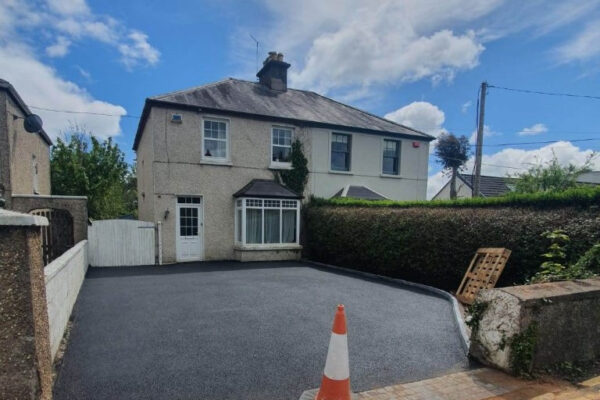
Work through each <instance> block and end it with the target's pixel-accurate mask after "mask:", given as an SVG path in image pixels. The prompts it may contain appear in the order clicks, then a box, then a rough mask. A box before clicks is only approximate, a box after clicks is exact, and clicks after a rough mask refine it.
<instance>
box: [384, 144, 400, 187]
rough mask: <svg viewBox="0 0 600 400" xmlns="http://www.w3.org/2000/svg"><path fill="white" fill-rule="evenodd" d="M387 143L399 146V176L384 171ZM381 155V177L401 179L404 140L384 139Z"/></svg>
mask: <svg viewBox="0 0 600 400" xmlns="http://www.w3.org/2000/svg"><path fill="white" fill-rule="evenodd" d="M386 141H389V142H396V143H397V145H398V173H397V174H389V173H385V172H384V171H383V152H384V151H385V142H386ZM380 154H381V159H380V160H379V165H380V166H381V176H388V177H392V178H398V177H400V174H401V173H402V140H401V139H396V138H390V137H384V138H382V139H381V151H380Z"/></svg>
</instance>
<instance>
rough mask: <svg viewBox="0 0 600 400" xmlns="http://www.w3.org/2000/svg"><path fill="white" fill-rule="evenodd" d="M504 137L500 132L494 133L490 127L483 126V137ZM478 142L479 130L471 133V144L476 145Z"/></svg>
mask: <svg viewBox="0 0 600 400" xmlns="http://www.w3.org/2000/svg"><path fill="white" fill-rule="evenodd" d="M500 135H502V134H501V133H500V132H496V131H494V130H493V129H492V128H491V127H490V126H489V125H483V137H484V138H486V137H492V136H500ZM476 142H477V129H475V130H474V131H473V133H471V136H470V137H469V143H471V144H475V143H476Z"/></svg>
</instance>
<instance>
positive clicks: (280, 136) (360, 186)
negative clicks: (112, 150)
mask: <svg viewBox="0 0 600 400" xmlns="http://www.w3.org/2000/svg"><path fill="white" fill-rule="evenodd" d="M289 67H290V64H288V63H286V62H284V61H283V55H281V54H277V53H274V52H272V53H269V57H267V59H266V60H265V61H264V63H263V66H262V69H261V70H260V71H259V72H258V73H257V76H258V78H259V79H258V82H249V81H244V80H239V79H232V78H229V79H225V80H222V81H219V82H215V83H211V84H207V85H203V86H198V87H193V88H190V89H185V90H179V91H175V92H171V93H167V94H163V95H158V96H154V97H150V98H147V99H146V102H145V105H144V110H143V112H142V117H141V119H140V122H139V126H138V130H137V133H136V137H135V141H134V146H133V149H134V150H135V151H136V153H137V174H138V215H139V218H140V219H141V220H145V221H152V222H160V223H161V238H162V241H161V242H162V245H161V246H160V247H161V248H162V259H163V261H165V262H175V261H188V260H215V259H237V260H242V261H246V260H268V259H278V260H279V259H295V258H298V257H299V255H300V249H301V246H300V209H301V204H302V201H303V199H307V198H308V197H309V196H311V195H314V196H318V197H324V198H330V197H332V196H357V197H362V196H366V197H365V198H370V197H372V196H377V198H388V199H394V200H418V199H425V195H426V187H427V172H428V157H429V142H430V141H431V140H433V139H434V138H433V137H432V136H429V135H427V134H424V133H422V132H419V131H416V130H414V129H411V128H407V127H405V126H402V125H399V124H396V123H394V122H391V121H388V120H386V119H383V118H380V117H378V116H376V115H373V114H370V113H367V112H365V111H362V110H359V109H356V108H354V107H351V106H348V105H345V104H342V103H339V102H337V101H335V100H332V99H330V98H327V97H324V96H321V95H319V94H317V93H314V92H310V91H304V90H296V89H291V88H288V87H287V70H288V68H289ZM295 139H298V140H300V141H301V142H302V144H303V151H304V154H305V157H306V158H307V160H308V169H309V175H308V183H307V185H306V187H305V192H304V193H294V192H292V191H291V190H290V189H288V188H287V187H285V186H283V185H282V184H281V183H280V182H279V181H278V179H277V172H278V171H281V170H284V169H289V168H291V163H290V160H289V155H290V151H291V144H292V142H293V141H294V140H295Z"/></svg>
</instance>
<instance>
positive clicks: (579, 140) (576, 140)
mask: <svg viewBox="0 0 600 400" xmlns="http://www.w3.org/2000/svg"><path fill="white" fill-rule="evenodd" d="M594 140H600V137H597V138H587V139H574V140H568V139H561V140H544V141H539V142H513V143H497V144H484V146H485V147H502V146H519V145H529V144H550V143H558V142H565V141H566V142H571V143H573V142H591V141H594Z"/></svg>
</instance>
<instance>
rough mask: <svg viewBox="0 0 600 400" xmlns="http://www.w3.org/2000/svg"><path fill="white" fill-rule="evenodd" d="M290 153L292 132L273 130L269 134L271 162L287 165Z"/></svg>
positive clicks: (279, 129) (283, 129) (281, 129)
mask: <svg viewBox="0 0 600 400" xmlns="http://www.w3.org/2000/svg"><path fill="white" fill-rule="evenodd" d="M291 152H292V130H291V129H286V128H273V131H272V134H271V161H272V162H274V163H289V162H290V154H291Z"/></svg>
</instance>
